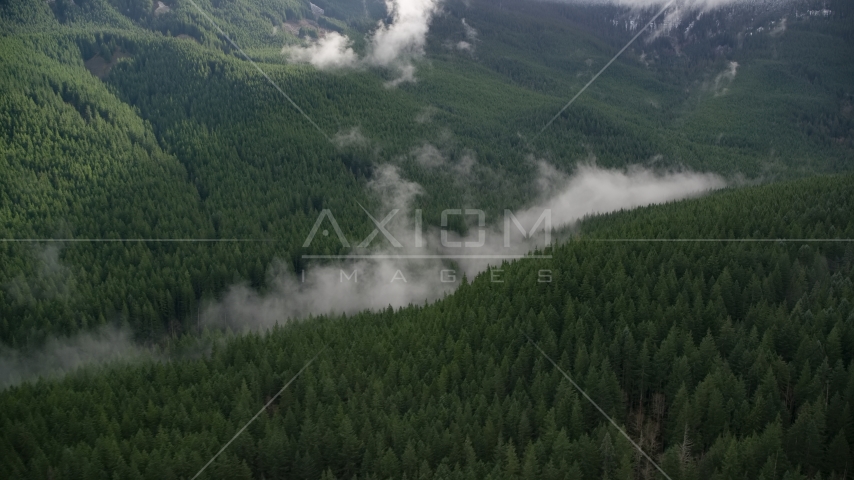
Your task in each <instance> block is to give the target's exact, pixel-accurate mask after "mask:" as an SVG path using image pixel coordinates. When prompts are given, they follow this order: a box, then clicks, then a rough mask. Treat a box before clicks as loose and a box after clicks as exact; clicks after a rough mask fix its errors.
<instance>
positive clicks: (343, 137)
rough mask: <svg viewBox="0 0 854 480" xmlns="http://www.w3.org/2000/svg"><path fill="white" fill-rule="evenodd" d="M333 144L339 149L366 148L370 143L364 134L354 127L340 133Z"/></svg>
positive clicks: (335, 136) (334, 138)
mask: <svg viewBox="0 0 854 480" xmlns="http://www.w3.org/2000/svg"><path fill="white" fill-rule="evenodd" d="M332 143H333V144H335V146H336V147H338V148H347V147H364V146H367V145H368V143H370V142H369V141H368V139H367V137H365V135H364V134H362V130H361V129H360V128H359V127H353V128H350V129H349V130H346V131H340V132H338V133H336V134H335V135H334V136H333V137H332Z"/></svg>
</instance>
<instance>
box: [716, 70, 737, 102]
mask: <svg viewBox="0 0 854 480" xmlns="http://www.w3.org/2000/svg"><path fill="white" fill-rule="evenodd" d="M737 71H738V62H729V65H727V69H726V70H724V71H723V72H721V73H719V74H717V75H716V76H715V80H714V81H713V82H712V84H711V86H710V89H711V90H712V92H713V93H714V94H715V96H716V97H719V96H721V95H726V93H727V92H728V91H729V88H728V87H729V85H730V84H731V83H732V81H733V80H735V75H736V73H737Z"/></svg>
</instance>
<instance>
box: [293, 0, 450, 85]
mask: <svg viewBox="0 0 854 480" xmlns="http://www.w3.org/2000/svg"><path fill="white" fill-rule="evenodd" d="M439 3H440V0H386V8H387V9H388V12H389V16H390V17H391V22H390V23H388V24H387V23H385V22H383V21H380V22H379V24H378V25H377V28H376V29H375V30H374V31H373V32H372V33H371V35H370V36H369V38H368V51H367V54H366V55H365V56H364V57H363V58H359V57H358V55H356V53H355V52H354V51H353V49H352V48H350V45H351V41H350V39H349V38H347V37H346V36H343V35H341V34H339V33H335V32H332V33H328V34H327V35H326V36H324V37H322V38H320V39H318V40H316V41H314V42H312V43H311V44H309V45H308V46H288V47H285V48H284V49H283V50H282V53H283V54H285V55H287V56H288V57H289V58H290V60H291V61H293V62H299V63H310V64H312V65H314V66H315V67H317V68H320V69H334V68H354V67H358V66H366V65H367V66H377V67H384V68H392V69H394V70H397V71H399V73H400V75H399V76H398V78H397V79H395V80H392V81H390V82H387V83H386V86H388V87H396V86H398V85H400V84H401V83H405V82H413V81H414V80H415V67H414V66H413V65H412V60H413V59H415V58H418V57H421V56H423V55H424V46H425V44H426V42H427V33H428V31H429V29H430V22H431V21H432V19H433V16H434V15H435V14H436V12H437V11H438V9H439Z"/></svg>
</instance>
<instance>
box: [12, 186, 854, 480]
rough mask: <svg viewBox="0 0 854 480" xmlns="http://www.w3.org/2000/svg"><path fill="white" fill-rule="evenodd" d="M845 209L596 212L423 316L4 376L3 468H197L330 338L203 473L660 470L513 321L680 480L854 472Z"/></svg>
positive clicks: (15, 474)
mask: <svg viewBox="0 0 854 480" xmlns="http://www.w3.org/2000/svg"><path fill="white" fill-rule="evenodd" d="M852 201H854V178H852V177H851V176H830V177H814V178H810V179H806V180H799V181H794V182H785V183H779V184H772V185H766V186H760V187H747V188H740V189H731V190H726V191H722V192H719V193H716V194H713V195H711V196H709V197H706V198H703V199H698V200H690V201H682V202H677V203H672V204H667V205H662V206H655V207H648V208H643V209H638V210H634V211H630V212H620V213H614V214H610V215H606V216H602V217H594V218H591V219H588V220H587V221H585V222H583V223H582V224H581V226H580V227H579V228H578V229H577V230H576V231H575V232H574V234H573V235H574V237H573V238H572V240H570V241H569V242H567V243H565V244H563V245H561V246H558V247H555V248H554V249H553V250H549V251H547V252H546V253H550V254H551V255H553V258H551V259H525V260H520V261H516V262H515V263H512V264H505V265H502V266H501V269H502V270H503V272H502V273H501V278H502V279H504V280H505V282H504V283H494V282H492V281H491V278H492V277H491V272H486V273H484V274H482V275H479V276H478V277H477V278H475V279H473V280H472V281H471V282H470V283H465V284H464V285H463V286H462V287H461V288H460V289H459V290H458V291H456V292H455V293H454V294H453V295H451V296H449V297H447V298H446V299H444V300H441V301H439V302H437V303H435V304H432V305H429V306H423V307H419V306H412V307H409V308H403V309H400V310H398V311H392V310H391V309H388V310H386V311H384V312H378V313H364V314H360V315H356V316H352V317H347V318H345V317H341V318H312V319H309V320H306V321H303V322H296V323H289V324H287V325H285V326H282V327H277V328H275V329H273V330H272V331H268V332H265V333H260V334H250V335H246V336H238V337H233V338H230V339H228V341H227V342H226V343H225V344H224V345H223V344H219V343H217V344H216V346H215V347H213V350H212V351H211V352H210V355H208V356H205V357H203V358H195V359H183V360H180V359H176V360H174V361H165V362H161V363H144V364H141V365H136V366H125V367H116V368H110V369H105V370H101V371H94V370H92V371H88V372H81V373H79V374H75V375H70V376H68V377H66V378H64V379H62V380H53V381H40V382H38V383H35V384H24V385H20V386H17V387H12V388H10V389H8V390H6V391H4V392H2V393H0V426H2V427H0V432H2V433H0V453H2V454H0V473H2V474H3V476H4V477H10V478H113V477H115V478H157V479H164V478H187V477H190V476H192V475H193V474H195V473H196V472H197V471H198V469H199V468H201V466H203V465H204V464H205V462H207V460H208V459H209V458H210V456H212V455H213V454H214V453H216V451H217V450H219V448H220V447H221V446H222V445H224V444H225V442H226V441H227V440H228V439H230V438H231V436H232V435H233V434H234V433H235V432H236V431H237V430H238V429H239V428H240V427H241V426H242V425H243V424H244V423H245V422H246V421H247V420H248V419H249V418H251V417H252V415H253V414H254V413H255V412H256V411H257V409H258V408H260V406H261V405H263V404H264V403H265V402H266V401H267V400H268V399H269V398H271V396H272V395H273V394H275V393H276V392H277V391H278V390H279V388H281V386H282V385H283V384H284V383H285V382H286V381H287V380H288V379H289V378H291V376H292V375H293V374H294V373H295V372H297V371H298V370H299V369H300V368H301V367H302V366H303V364H304V363H305V362H306V361H307V360H308V359H309V358H311V357H312V356H314V355H315V354H316V353H317V352H318V351H320V350H321V348H323V346H324V345H327V346H328V348H327V349H326V350H324V351H323V352H322V353H321V354H320V356H319V357H318V359H317V361H316V363H315V364H313V365H312V366H310V367H309V368H308V369H307V370H306V371H305V372H304V373H303V374H302V375H301V376H300V377H299V378H298V379H297V380H296V382H295V383H293V384H292V385H291V386H290V387H289V388H288V389H287V390H285V392H284V394H283V395H282V397H281V398H280V399H278V400H276V401H275V402H273V404H272V405H271V406H270V408H269V409H268V410H266V411H265V413H264V414H262V415H261V416H260V417H259V418H258V419H257V420H256V421H255V422H254V423H253V424H252V425H251V426H250V427H249V428H248V429H247V430H246V431H245V432H244V433H243V434H242V435H241V436H240V437H238V439H237V440H236V441H235V442H234V443H233V444H231V445H230V446H229V447H228V449H227V450H226V451H225V453H224V454H223V455H222V456H220V457H219V458H218V459H217V460H216V461H215V462H214V463H213V464H212V465H211V467H210V468H209V469H208V470H206V471H205V473H204V474H203V476H204V477H205V478H283V477H284V478H353V477H354V476H355V475H358V477H359V478H377V479H379V478H383V479H384V478H545V479H552V478H566V479H570V478H663V477H660V476H656V475H657V472H656V471H654V470H653V468H652V467H651V466H650V465H649V464H648V462H646V460H644V459H642V458H641V457H640V456H639V455H638V454H637V452H636V451H635V450H634V449H633V448H632V446H631V445H630V444H629V443H628V442H626V441H625V439H623V438H622V436H621V435H620V434H619V432H617V431H616V429H615V428H614V427H612V426H611V425H610V424H608V423H607V421H606V420H605V419H604V418H603V416H602V415H600V414H599V413H598V412H596V410H595V409H594V408H593V407H592V406H591V404H590V403H589V402H587V401H586V400H585V399H584V398H583V397H581V396H580V395H579V394H578V392H577V391H575V390H574V389H573V387H572V386H571V385H570V384H569V382H567V381H566V380H565V379H564V378H563V377H562V376H561V374H560V373H558V372H557V371H556V370H555V369H554V368H553V367H552V366H551V365H550V364H549V363H548V362H547V361H546V360H545V359H544V358H543V357H542V356H541V355H540V354H539V353H538V352H537V351H536V350H535V349H534V347H533V346H532V345H531V344H530V343H528V342H527V341H526V340H525V338H524V336H523V335H522V332H526V333H527V334H529V335H530V336H531V337H532V338H533V339H534V340H535V341H536V342H538V344H539V345H540V346H541V347H542V348H543V349H544V350H545V351H546V352H547V353H548V354H549V355H550V356H552V357H553V358H554V359H555V360H556V361H557V362H558V363H559V365H561V367H562V368H563V369H565V370H566V371H567V372H568V373H569V374H570V375H572V376H573V377H574V378H575V380H576V381H577V382H578V383H579V384H580V385H581V387H582V388H584V389H585V391H586V392H587V393H588V394H589V395H590V396H591V397H592V398H593V399H594V400H595V401H596V402H597V403H598V404H599V405H600V406H601V407H602V408H603V409H604V410H605V411H606V412H608V413H609V414H610V415H612V416H613V417H614V419H615V420H616V421H617V422H618V423H619V424H620V425H622V426H623V427H624V428H625V429H626V431H627V432H628V434H629V435H630V436H631V437H632V438H633V439H635V441H637V442H638V443H639V444H640V445H641V446H642V447H643V448H644V449H645V450H646V451H647V452H648V453H649V454H650V455H651V456H652V457H653V458H654V459H656V461H657V462H659V464H660V465H661V467H662V468H663V469H664V470H665V471H666V472H667V474H668V475H669V476H670V477H671V478H673V479H693V478H720V479H724V478H761V479H784V478H785V479H800V478H825V479H826V478H844V477H845V476H846V475H847V474H848V472H849V471H850V470H851V468H852V462H851V460H852V456H851V453H852V452H851V445H852V442H853V441H854V424H852V412H851V402H852V399H854V363H852V362H854V350H852V345H854V318H852V315H854V311H852V303H853V302H854V285H852V281H851V278H852V267H854V246H852V243H851V242H838V241H837V242H834V241H831V239H834V238H838V239H851V238H854V217H852V212H854V205H852ZM777 238H779V239H793V238H800V239H803V240H775V239H777ZM633 239H647V240H646V241H632V240H633ZM651 239H670V240H679V239H682V240H685V241H658V242H656V241H649V240H651ZM691 239H694V240H691ZM697 239H708V240H714V239H724V240H723V241H697ZM732 239H735V240H732ZM738 239H742V240H745V239H753V240H757V241H737V240H738ZM806 239H813V240H815V241H808V240H806ZM761 240H771V241H761ZM543 270H548V271H550V272H551V276H552V281H551V282H541V280H542V279H543V277H542V275H541V271H543ZM185 341H187V342H189V341H190V340H189V339H186V340H185Z"/></svg>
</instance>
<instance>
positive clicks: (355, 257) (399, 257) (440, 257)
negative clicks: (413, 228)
mask: <svg viewBox="0 0 854 480" xmlns="http://www.w3.org/2000/svg"><path fill="white" fill-rule="evenodd" d="M302 258H305V259H320V258H325V259H338V260H360V259H376V260H433V259H435V260H465V259H481V260H490V259H493V260H501V259H523V258H539V259H542V258H552V256H551V255H303V256H302Z"/></svg>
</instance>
